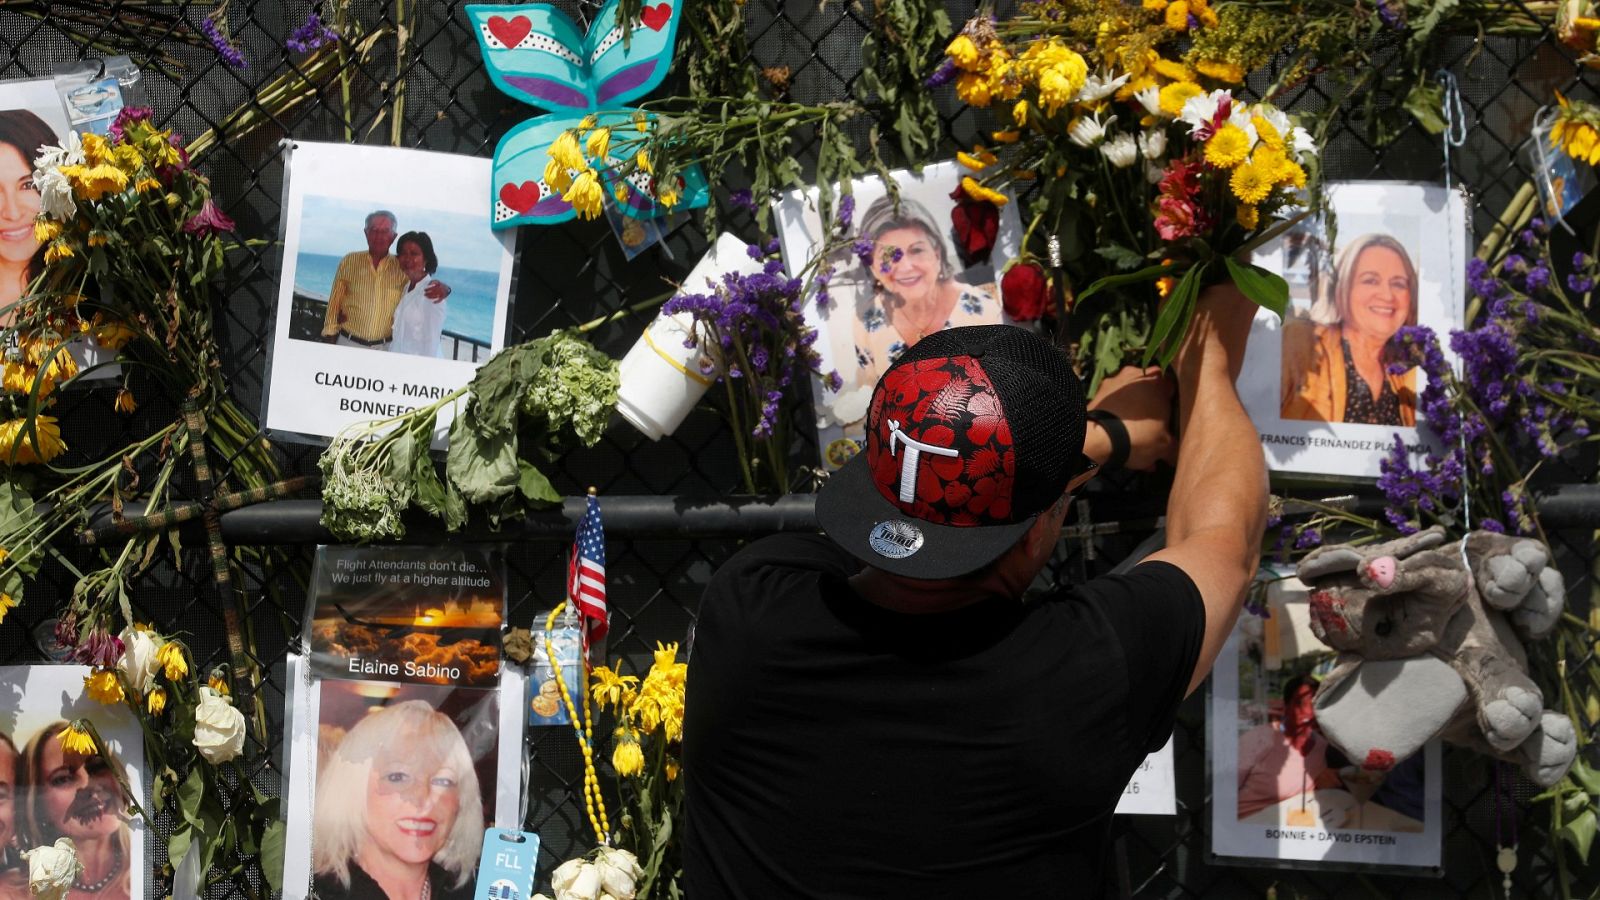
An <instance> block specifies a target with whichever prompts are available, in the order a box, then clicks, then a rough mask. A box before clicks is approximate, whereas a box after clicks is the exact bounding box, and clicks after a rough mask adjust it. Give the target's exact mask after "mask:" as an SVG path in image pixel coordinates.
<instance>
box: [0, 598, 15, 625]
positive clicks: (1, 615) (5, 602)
mask: <svg viewBox="0 0 1600 900" xmlns="http://www.w3.org/2000/svg"><path fill="white" fill-rule="evenodd" d="M16 608H17V601H16V600H15V599H14V598H13V597H12V596H11V595H10V594H0V622H4V621H5V620H6V613H8V612H10V611H12V610H13V609H16Z"/></svg>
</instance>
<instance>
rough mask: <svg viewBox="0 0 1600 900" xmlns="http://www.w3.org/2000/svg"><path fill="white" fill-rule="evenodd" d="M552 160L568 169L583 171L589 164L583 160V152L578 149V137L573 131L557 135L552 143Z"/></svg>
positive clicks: (569, 130)
mask: <svg viewBox="0 0 1600 900" xmlns="http://www.w3.org/2000/svg"><path fill="white" fill-rule="evenodd" d="M549 152H550V158H551V159H553V160H555V161H556V162H558V163H560V164H561V165H562V166H563V167H565V168H568V169H582V168H584V166H586V165H587V163H585V162H584V159H583V151H582V150H580V149H579V148H578V138H577V135H576V134H574V133H573V132H572V130H571V129H568V130H567V131H563V132H561V133H560V134H558V135H556V139H555V140H554V141H551V142H550V151H549Z"/></svg>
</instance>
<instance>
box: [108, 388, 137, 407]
mask: <svg viewBox="0 0 1600 900" xmlns="http://www.w3.org/2000/svg"><path fill="white" fill-rule="evenodd" d="M111 407H112V408H113V409H115V410H116V411H117V412H119V413H131V412H133V411H134V410H136V409H138V408H139V403H138V401H136V400H134V399H133V391H130V390H128V389H127V388H123V389H122V390H120V391H117V399H116V402H114V403H112V404H111Z"/></svg>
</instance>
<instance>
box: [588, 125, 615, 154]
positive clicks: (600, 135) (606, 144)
mask: <svg viewBox="0 0 1600 900" xmlns="http://www.w3.org/2000/svg"><path fill="white" fill-rule="evenodd" d="M584 149H585V150H588V151H589V158H590V159H598V160H604V159H605V158H606V151H607V150H610V149H611V129H609V128H596V129H595V130H593V131H591V132H589V139H588V140H587V141H585V142H584Z"/></svg>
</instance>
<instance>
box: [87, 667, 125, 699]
mask: <svg viewBox="0 0 1600 900" xmlns="http://www.w3.org/2000/svg"><path fill="white" fill-rule="evenodd" d="M83 689H84V692H85V693H87V694H88V695H89V696H90V697H92V698H94V699H95V700H97V701H99V702H100V703H104V704H106V705H107V706H110V705H111V704H113V703H121V702H122V698H123V696H124V695H123V693H122V682H121V681H118V680H117V673H116V672H113V671H112V670H110V669H95V670H94V671H93V672H90V673H89V674H88V675H85V676H83Z"/></svg>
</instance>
